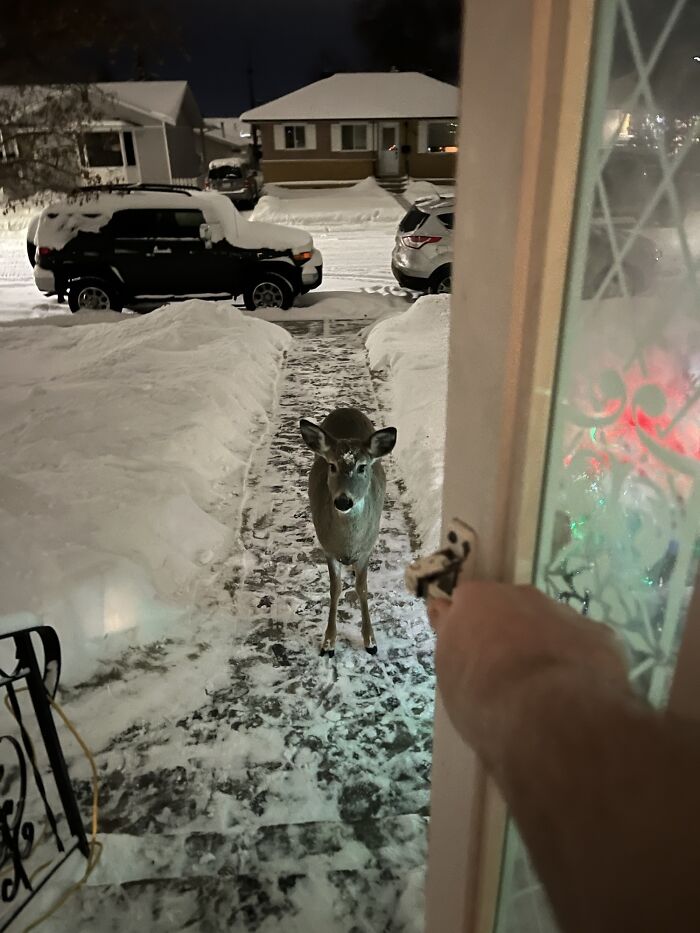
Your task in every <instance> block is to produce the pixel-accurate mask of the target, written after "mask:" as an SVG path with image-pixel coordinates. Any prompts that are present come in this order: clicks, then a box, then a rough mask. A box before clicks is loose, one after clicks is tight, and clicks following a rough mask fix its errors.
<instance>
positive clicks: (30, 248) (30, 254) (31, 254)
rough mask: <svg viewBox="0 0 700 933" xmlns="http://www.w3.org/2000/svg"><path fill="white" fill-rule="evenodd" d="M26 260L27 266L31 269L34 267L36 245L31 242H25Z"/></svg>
mask: <svg viewBox="0 0 700 933" xmlns="http://www.w3.org/2000/svg"><path fill="white" fill-rule="evenodd" d="M27 258H28V259H29V265H30V266H31V267H32V269H33V268H34V266H35V265H36V243H32V242H31V240H27Z"/></svg>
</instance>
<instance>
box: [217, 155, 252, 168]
mask: <svg viewBox="0 0 700 933" xmlns="http://www.w3.org/2000/svg"><path fill="white" fill-rule="evenodd" d="M248 162H249V160H248V157H247V156H244V155H239V156H228V157H227V158H225V159H212V160H211V162H210V163H209V168H210V169H212V168H224V167H225V166H227V165H230V166H232V167H233V168H238V167H239V166H241V165H248Z"/></svg>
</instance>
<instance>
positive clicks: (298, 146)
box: [241, 72, 458, 184]
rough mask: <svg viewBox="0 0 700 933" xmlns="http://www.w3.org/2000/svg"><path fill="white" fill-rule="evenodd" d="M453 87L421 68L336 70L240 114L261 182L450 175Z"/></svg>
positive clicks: (455, 95)
mask: <svg viewBox="0 0 700 933" xmlns="http://www.w3.org/2000/svg"><path fill="white" fill-rule="evenodd" d="M457 110H458V91H457V88H456V87H453V86H452V85H451V84H445V83H444V82H443V81H437V80H435V78H429V77H428V76H427V75H424V74H419V73H418V72H378V73H376V72H364V73H355V74H335V75H332V76H331V77H330V78H324V79H323V80H321V81H316V82H315V83H313V84H309V85H307V86H306V87H303V88H300V89H299V90H298V91H293V92H292V93H291V94H286V95H285V96H284V97H280V98H278V99H277V100H273V101H270V102H269V103H267V104H263V105H262V106H260V107H254V108H252V109H251V110H248V111H247V112H246V113H244V114H242V115H241V119H242V120H245V121H247V122H249V123H252V124H253V125H254V127H255V130H256V133H257V138H258V141H259V143H260V145H261V147H262V170H263V173H264V175H265V180H266V181H269V182H278V183H279V182H281V183H285V182H286V183H299V184H301V183H309V182H326V183H332V182H340V183H342V182H347V181H352V180H358V179H361V178H366V177H367V176H368V175H374V176H376V177H377V178H379V179H387V180H397V179H402V178H404V177H406V176H410V177H413V178H422V179H429V180H440V181H445V180H449V179H452V178H454V173H455V163H456V154H457Z"/></svg>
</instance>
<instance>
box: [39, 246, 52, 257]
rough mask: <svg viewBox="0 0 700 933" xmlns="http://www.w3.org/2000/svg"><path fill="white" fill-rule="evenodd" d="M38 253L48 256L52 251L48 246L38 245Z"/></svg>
mask: <svg viewBox="0 0 700 933" xmlns="http://www.w3.org/2000/svg"><path fill="white" fill-rule="evenodd" d="M38 253H39V255H40V256H50V255H51V253H53V250H52V249H50V248H49V247H48V246H40V247H39V249H38Z"/></svg>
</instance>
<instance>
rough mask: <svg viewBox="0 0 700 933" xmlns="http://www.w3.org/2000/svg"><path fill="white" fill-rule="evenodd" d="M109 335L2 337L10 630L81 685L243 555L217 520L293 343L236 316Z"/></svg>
mask: <svg viewBox="0 0 700 933" xmlns="http://www.w3.org/2000/svg"><path fill="white" fill-rule="evenodd" d="M80 318H81V316H80V315H75V316H73V317H72V318H70V319H69V320H74V321H76V322H78V323H79V322H80ZM56 320H60V319H56ZM64 320H65V319H64ZM105 320H106V321H107V323H101V324H86V325H84V326H80V327H51V326H43V327H32V326H23V327H19V326H5V327H3V328H2V338H3V339H2V348H1V349H0V405H1V406H2V410H3V412H4V416H3V422H2V429H1V430H0V453H1V457H2V459H1V464H2V465H1V466H0V539H1V540H2V542H3V547H2V553H1V555H0V593H1V594H2V596H1V597H0V600H1V601H0V625H3V626H5V627H7V626H8V625H11V624H12V620H11V619H9V618H8V617H14V618H19V617H20V616H21V614H26V613H31V614H33V615H34V616H36V618H37V620H40V621H43V622H46V623H48V624H50V625H53V626H55V628H56V629H57V630H58V632H59V634H60V635H61V637H62V642H63V645H64V650H65V654H66V661H67V668H68V670H67V678H68V679H69V680H70V679H71V677H72V676H76V675H78V674H79V675H80V676H81V677H83V676H85V675H86V673H89V670H90V668H91V667H92V666H94V664H95V662H96V660H97V658H104V657H105V656H107V655H113V654H114V653H116V652H118V651H119V650H121V649H123V648H124V647H126V646H127V645H128V644H134V643H137V642H139V641H144V640H149V639H151V638H154V637H158V636H159V635H160V634H162V632H163V631H164V629H165V628H166V627H168V626H171V625H172V624H173V623H174V622H175V621H176V620H177V619H178V617H180V616H183V615H184V614H185V613H188V612H189V611H190V610H191V609H192V607H193V601H194V599H195V597H196V593H197V590H198V587H199V586H201V585H202V584H203V583H204V581H205V579H206V578H211V567H210V565H211V564H212V562H213V561H215V560H216V559H217V558H218V557H220V556H223V554H224V553H225V552H228V551H229V550H230V549H231V548H232V546H233V544H234V542H235V540H236V538H237V535H238V531H239V528H238V527H236V526H235V525H236V521H233V524H229V523H226V524H224V523H223V522H222V521H220V520H219V519H218V518H217V517H215V515H216V514H217V507H219V506H221V504H222V503H221V500H222V495H223V494H224V492H226V493H228V495H229V496H233V498H234V499H235V497H236V494H238V496H239V497H240V494H241V493H242V490H243V486H244V483H245V478H246V474H247V468H248V464H249V461H250V458H251V455H252V451H253V449H254V447H255V444H256V440H257V438H258V437H259V434H260V432H261V431H264V430H265V427H266V423H267V419H268V415H269V411H270V408H271V405H272V403H273V401H274V393H275V384H276V377H277V373H278V368H279V365H280V361H281V356H282V351H283V350H284V348H285V346H286V345H287V344H288V342H289V340H290V339H291V338H290V337H289V336H288V335H287V333H286V332H285V331H283V330H282V329H281V328H278V327H276V326H274V325H271V324H268V323H266V322H264V321H259V320H255V319H253V318H250V317H247V316H245V315H243V314H242V313H241V312H240V311H237V310H236V309H235V308H233V307H232V306H231V304H230V303H227V302H218V303H216V304H214V303H210V302H205V301H197V300H193V301H188V302H184V303H181V304H173V305H170V306H167V307H164V308H161V309H159V310H157V311H155V312H153V313H152V314H151V315H148V316H145V317H138V316H134V317H124V318H122V319H121V321H120V323H119V324H118V325H115V324H113V323H110V315H108V316H107V317H106V318H105ZM224 480H225V486H224V483H223V481H224ZM228 504H229V505H230V502H229V503H228ZM229 511H231V510H229ZM239 511H240V510H239ZM239 511H238V512H236V511H235V509H234V510H232V511H231V514H233V515H236V516H238V517H239ZM218 514H219V515H220V514H222V513H221V511H220V510H219V512H218ZM227 514H228V513H227ZM24 617H25V618H26V615H25V616H24Z"/></svg>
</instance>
